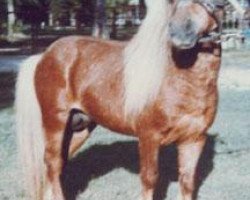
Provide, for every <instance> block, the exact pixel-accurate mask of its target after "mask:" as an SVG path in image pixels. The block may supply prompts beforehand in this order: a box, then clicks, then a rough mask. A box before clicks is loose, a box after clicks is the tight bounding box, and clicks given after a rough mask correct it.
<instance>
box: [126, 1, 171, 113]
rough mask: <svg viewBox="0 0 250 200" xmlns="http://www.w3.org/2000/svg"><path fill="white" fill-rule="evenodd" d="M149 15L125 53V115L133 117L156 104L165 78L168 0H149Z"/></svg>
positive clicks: (147, 2)
mask: <svg viewBox="0 0 250 200" xmlns="http://www.w3.org/2000/svg"><path fill="white" fill-rule="evenodd" d="M146 5H147V15H146V18H145V19H144V21H143V23H142V25H141V27H140V29H139V31H138V33H137V34H136V35H135V36H134V38H133V39H132V40H131V41H130V43H129V44H128V45H127V47H126V48H125V51H124V64H125V69H124V81H125V114H126V116H127V115H131V114H132V115H134V114H138V113H140V112H141V111H142V109H143V108H144V107H145V105H147V104H148V103H149V102H150V101H153V100H154V99H155V97H156V96H157V94H158V93H159V89H160V86H161V83H162V79H163V77H164V76H165V71H166V70H165V66H166V63H167V59H168V54H167V49H166V48H167V47H166V46H167V23H168V22H167V20H168V16H169V10H170V9H169V7H168V5H167V0H146Z"/></svg>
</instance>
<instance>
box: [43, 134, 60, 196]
mask: <svg viewBox="0 0 250 200" xmlns="http://www.w3.org/2000/svg"><path fill="white" fill-rule="evenodd" d="M62 141H63V129H61V130H59V129H58V130H54V131H52V130H46V136H45V156H44V160H45V164H46V167H47V173H46V184H47V188H46V193H45V198H44V200H64V196H63V192H62V189H61V182H60V176H61V173H62V169H63V164H64V163H63V158H62V154H61V151H62Z"/></svg>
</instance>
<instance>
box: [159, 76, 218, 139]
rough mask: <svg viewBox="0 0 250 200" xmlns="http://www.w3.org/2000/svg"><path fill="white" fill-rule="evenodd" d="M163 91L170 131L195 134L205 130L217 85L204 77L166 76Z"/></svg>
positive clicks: (214, 105) (211, 116)
mask: <svg viewBox="0 0 250 200" xmlns="http://www.w3.org/2000/svg"><path fill="white" fill-rule="evenodd" d="M170 82H171V83H168V87H166V88H167V89H166V90H165V92H164V112H165V114H166V117H167V119H168V128H169V130H171V131H172V132H179V133H184V134H195V133H200V132H203V131H204V130H206V129H207V128H208V127H209V125H210V124H211V122H212V121H213V119H214V115H215V110H216V104H217V89H216V87H215V84H214V82H213V81H212V80H211V81H208V80H206V82H199V81H197V80H193V81H192V80H185V79H176V80H170Z"/></svg>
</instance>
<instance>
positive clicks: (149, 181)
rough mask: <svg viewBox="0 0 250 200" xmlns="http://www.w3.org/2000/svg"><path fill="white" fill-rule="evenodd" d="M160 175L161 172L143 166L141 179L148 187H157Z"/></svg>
mask: <svg viewBox="0 0 250 200" xmlns="http://www.w3.org/2000/svg"><path fill="white" fill-rule="evenodd" d="M158 176H159V173H158V171H157V170H156V169H155V170H153V169H150V168H148V169H146V168H143V169H142V170H141V179H142V182H143V184H144V185H145V186H146V187H147V188H155V186H156V184H157V181H158Z"/></svg>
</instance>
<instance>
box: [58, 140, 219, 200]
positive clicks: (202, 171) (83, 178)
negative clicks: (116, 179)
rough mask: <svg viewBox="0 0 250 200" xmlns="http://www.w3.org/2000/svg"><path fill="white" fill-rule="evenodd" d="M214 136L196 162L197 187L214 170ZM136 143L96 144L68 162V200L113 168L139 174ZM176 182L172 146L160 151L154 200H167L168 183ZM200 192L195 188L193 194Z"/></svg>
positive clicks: (65, 173) (65, 183)
mask: <svg viewBox="0 0 250 200" xmlns="http://www.w3.org/2000/svg"><path fill="white" fill-rule="evenodd" d="M214 144H215V137H214V136H209V138H208V140H207V143H206V146H205V148H204V151H203V154H202V156H201V159H200V161H199V166H198V172H197V180H198V181H197V185H198V186H200V185H202V183H203V181H204V180H205V179H206V177H207V176H208V175H209V173H210V172H211V171H212V169H213V157H214ZM137 149H138V143H137V142H135V141H130V142H116V143H113V144H111V145H95V146H92V147H90V148H89V149H87V150H85V151H84V152H82V153H80V154H79V155H78V156H77V157H76V158H74V159H73V160H71V161H70V162H69V163H68V165H67V166H66V168H65V171H64V173H63V176H62V177H63V178H62V183H63V188H64V191H65V196H66V199H67V200H75V199H76V196H77V194H79V192H83V191H84V190H85V189H86V187H87V186H88V183H89V181H90V180H92V179H95V178H97V177H100V176H103V175H105V174H107V173H109V172H111V171H112V170H114V169H116V168H121V167H122V168H125V169H126V170H128V171H130V172H132V173H137V174H138V173H139V162H138V160H139V155H138V150H137ZM172 181H177V152H176V148H175V146H174V145H171V146H169V147H166V148H163V149H162V150H161V152H160V180H159V184H158V186H157V189H156V192H155V194H156V195H155V197H154V199H156V200H163V199H165V198H166V192H167V188H168V185H169V183H170V182H172ZM198 190H199V189H197V191H196V194H197V192H198Z"/></svg>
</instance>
